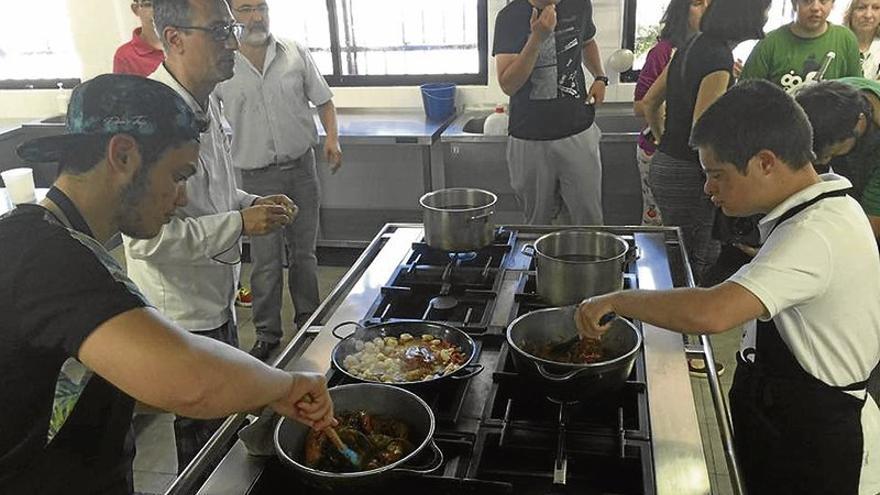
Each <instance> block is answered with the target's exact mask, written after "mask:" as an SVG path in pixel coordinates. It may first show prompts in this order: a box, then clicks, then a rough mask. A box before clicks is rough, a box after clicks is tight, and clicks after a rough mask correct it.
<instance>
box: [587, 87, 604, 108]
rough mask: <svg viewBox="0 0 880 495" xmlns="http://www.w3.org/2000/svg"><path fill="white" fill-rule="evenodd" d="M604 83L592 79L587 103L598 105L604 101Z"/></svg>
mask: <svg viewBox="0 0 880 495" xmlns="http://www.w3.org/2000/svg"><path fill="white" fill-rule="evenodd" d="M606 89H607V88H606V87H605V83H603V82H602V81H593V85H592V86H590V94H589V96H588V97H587V103H588V104H591V105H595V106H597V107H598V106H599V105H601V104H602V103H604V102H605V90H606Z"/></svg>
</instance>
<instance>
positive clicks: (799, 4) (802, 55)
mask: <svg viewBox="0 0 880 495" xmlns="http://www.w3.org/2000/svg"><path fill="white" fill-rule="evenodd" d="M791 4H792V6H793V7H794V9H795V12H796V14H797V17H796V18H795V20H794V22H792V23H791V24H786V25H785V26H782V27H780V28H779V29H776V30H775V31H772V32H771V33H769V34H767V37H766V38H764V39H763V40H761V41H759V42H758V44H757V45H755V49H754V50H752V53H751V54H750V55H749V58H748V60H746V64H745V66H744V67H743V71H742V76H741V79H766V80H768V81H770V82H772V83H773V84H775V85H777V86H780V87H782V89H785V90H786V91H794V90H795V89H797V88H798V86H800V85H802V84H804V83H805V82H807V81H812V80H814V79H815V77H816V76H817V74H818V72H819V70H820V69H821V67H822V64H823V62H824V61H825V58H826V56H827V55H828V53H829V52H834V55H835V57H834V59H833V60H832V61H831V65H829V66H828V70H827V71H826V72H825V75H824V77H825V79H838V78H841V77H847V76H852V77H856V76H861V75H862V63H861V59H860V58H859V43H858V41H857V40H856V37H855V35H854V34H853V33H852V32H851V31H850V30H849V29H847V28H845V27H843V26H837V25H835V24H831V23H830V22H828V16H829V15H830V14H831V9H833V8H834V0H791Z"/></svg>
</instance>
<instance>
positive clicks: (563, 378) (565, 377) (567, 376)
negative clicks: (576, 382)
mask: <svg viewBox="0 0 880 495" xmlns="http://www.w3.org/2000/svg"><path fill="white" fill-rule="evenodd" d="M535 368H537V370H538V374H539V375H541V378H544V379H545V380H550V381H551V382H560V383H561V382H567V381H569V380H571V379H572V378H574V376H575V375H577V374H578V373H580V372H581V371H583V370H571V371H569V372H568V373H564V374H562V375H556V374H554V373H550V372H549V371H547V369H546V368H544V365H543V364H542V363H535Z"/></svg>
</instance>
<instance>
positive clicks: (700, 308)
mask: <svg viewBox="0 0 880 495" xmlns="http://www.w3.org/2000/svg"><path fill="white" fill-rule="evenodd" d="M610 303H611V304H612V305H613V306H614V310H615V312H616V313H617V314H618V315H621V316H626V317H629V318H633V319H636V320H639V321H643V322H645V323H649V324H651V325H654V326H657V327H660V328H665V329H668V330H672V331H675V332H679V333H684V334H691V335H697V334H714V333H722V332H726V331H727V330H729V329H730V328H732V327H735V326H736V325H738V324H740V323H742V321H730V319H729V318H727V317H726V311H725V308H724V307H723V305H720V304H718V303H717V301H716V300H715V298H713V297H711V295H710V291H709V289H702V288H688V289H675V290H670V291H645V290H628V291H622V292H618V293H616V294H614V296H613V297H612V300H611V301H610Z"/></svg>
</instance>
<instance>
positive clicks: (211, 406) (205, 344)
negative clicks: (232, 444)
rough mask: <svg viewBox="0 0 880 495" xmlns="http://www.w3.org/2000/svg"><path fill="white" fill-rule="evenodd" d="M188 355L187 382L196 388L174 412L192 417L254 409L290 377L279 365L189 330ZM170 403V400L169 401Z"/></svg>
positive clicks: (279, 393) (277, 394) (280, 393)
mask: <svg viewBox="0 0 880 495" xmlns="http://www.w3.org/2000/svg"><path fill="white" fill-rule="evenodd" d="M190 338H191V339H192V342H191V343H190V345H191V350H190V353H189V355H188V359H189V360H190V362H191V369H193V370H196V369H198V370H200V372H198V373H194V375H195V376H193V377H192V379H191V381H190V380H187V381H188V382H189V386H191V387H193V390H194V391H196V393H195V394H193V395H191V396H190V397H191V398H192V399H193V400H188V401H186V402H183V403H178V404H176V405H172V407H173V409H172V410H173V412H175V413H178V414H181V415H183V416H187V417H191V418H217V417H224V416H228V415H230V414H232V413H236V412H239V411H253V410H256V409H259V408H261V407H263V406H266V405H267V404H270V403H272V402H275V401H277V400H279V399H281V398H283V397H284V396H285V394H286V393H287V392H288V390H290V387H291V385H292V382H293V379H294V378H293V377H292V376H291V375H290V373H287V372H285V371H283V370H280V369H278V368H272V367H271V366H268V365H266V364H265V363H263V362H262V361H259V360H257V359H256V358H254V357H252V356H250V355H249V354H247V353H245V352H242V351H241V350H239V349H236V348H234V347H232V346H229V345H227V344H225V343H223V342H219V341H217V340H214V339H211V338H208V337H202V336H199V335H193V334H190ZM169 405H171V404H169Z"/></svg>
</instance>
